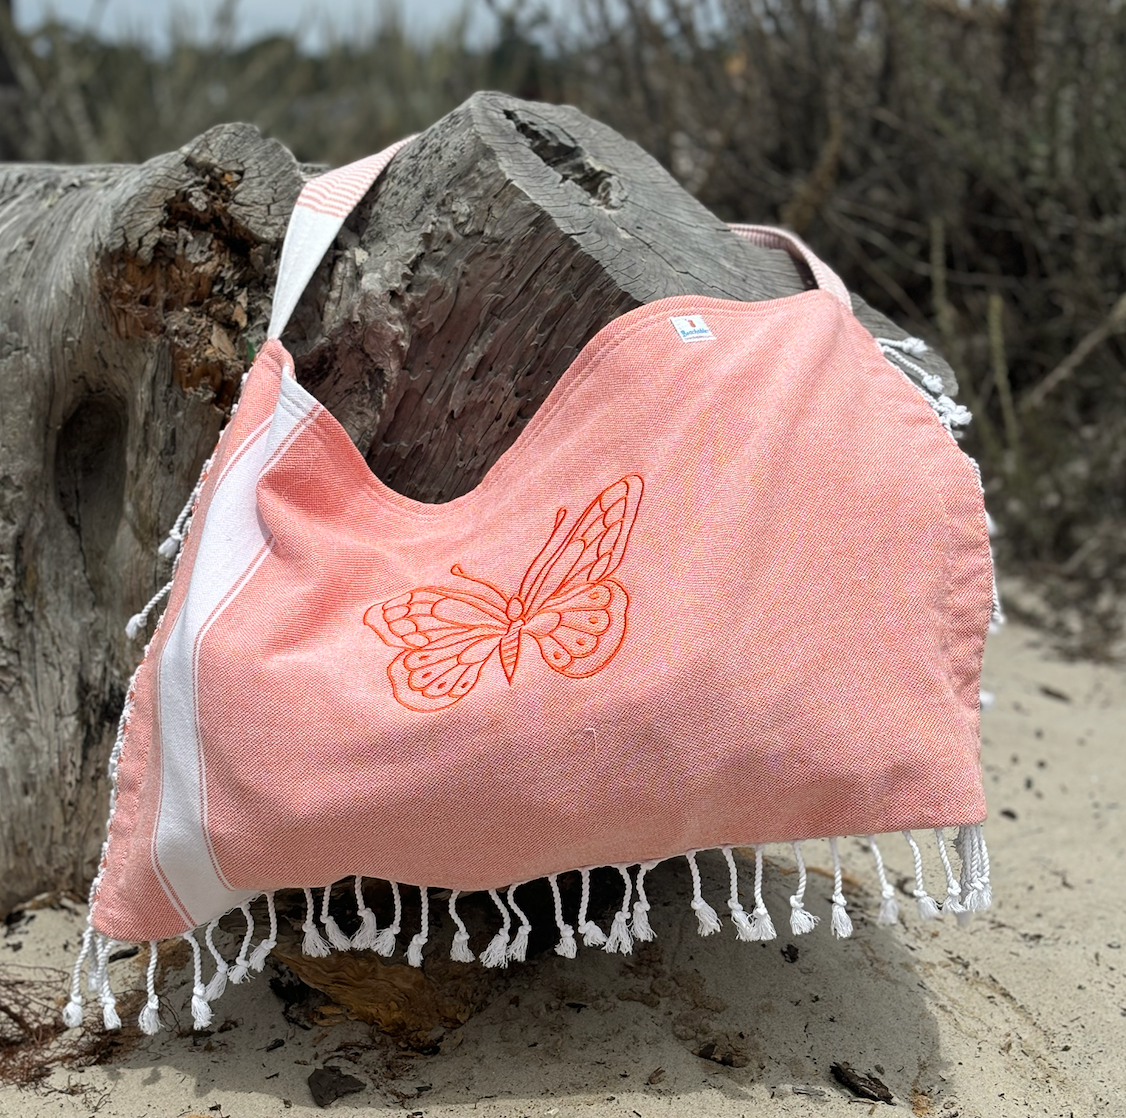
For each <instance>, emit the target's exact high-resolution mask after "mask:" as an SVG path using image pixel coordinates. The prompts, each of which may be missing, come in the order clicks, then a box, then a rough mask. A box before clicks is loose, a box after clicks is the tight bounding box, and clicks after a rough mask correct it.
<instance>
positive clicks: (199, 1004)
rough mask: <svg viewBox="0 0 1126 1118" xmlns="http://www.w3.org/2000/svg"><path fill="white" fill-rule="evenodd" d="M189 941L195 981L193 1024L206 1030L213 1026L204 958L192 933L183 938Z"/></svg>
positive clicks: (186, 933) (193, 986)
mask: <svg viewBox="0 0 1126 1118" xmlns="http://www.w3.org/2000/svg"><path fill="white" fill-rule="evenodd" d="M181 938H183V939H184V940H186V941H187V943H188V945H189V946H190V947H191V949H192V965H193V968H194V971H193V981H192V1024H193V1025H194V1026H195V1027H196V1028H197V1029H206V1028H207V1027H208V1025H210V1024H211V1006H210V1005H209V1004H208V1001H207V991H206V990H205V989H204V987H203V956H202V954H201V952H200V950H199V944H198V943H197V942H196V938H195V936H194V935H192V933H191V932H185V933H184V934H183V936H182V937H181Z"/></svg>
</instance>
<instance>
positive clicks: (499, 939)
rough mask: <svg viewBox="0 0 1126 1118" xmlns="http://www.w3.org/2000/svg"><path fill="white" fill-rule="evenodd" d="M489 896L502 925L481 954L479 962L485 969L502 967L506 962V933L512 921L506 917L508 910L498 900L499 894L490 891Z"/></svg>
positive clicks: (492, 890) (502, 902)
mask: <svg viewBox="0 0 1126 1118" xmlns="http://www.w3.org/2000/svg"><path fill="white" fill-rule="evenodd" d="M489 896H490V897H492V898H493V904H495V905H496V906H497V911H498V912H500V915H501V920H502V921H503V923H502V924H501V926H500V931H499V932H497V934H496V935H495V936H493V938H492V939H491V940H490V941H489V946H488V947H486V948H485V950H484V951H483V952H482V953H481V962H482V963H483V964H484V965H485V966H486V967H503V966H504V965H505V963H507V962H508V932H509V929H510V928H511V927H512V921H511V918H510V917H509V915H508V909H507V908H505V906H504V901H502V900H501V899H500V894H499V893H498V892H497V891H496V890H495V889H490V890H489Z"/></svg>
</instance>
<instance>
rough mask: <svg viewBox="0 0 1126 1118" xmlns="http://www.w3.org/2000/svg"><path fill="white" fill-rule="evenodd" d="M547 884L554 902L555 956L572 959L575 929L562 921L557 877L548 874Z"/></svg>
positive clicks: (576, 950) (561, 896)
mask: <svg viewBox="0 0 1126 1118" xmlns="http://www.w3.org/2000/svg"><path fill="white" fill-rule="evenodd" d="M547 883H548V884H549V885H550V886H551V898H552V900H553V901H554V902H555V926H556V927H557V928H558V929H559V942H558V943H557V944H556V945H555V954H556V955H562V956H563V958H564V959H573V958H574V957H575V956H576V955H577V954H578V950H579V948H578V944H577V943H575V929H574V928H572V927H571V925H570V924H568V923H567V922H566V921H565V920H564V919H563V895H562V894H561V893H560V892H559V875H558V874H554V873H553V874H548V878H547Z"/></svg>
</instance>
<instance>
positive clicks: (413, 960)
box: [407, 885, 430, 967]
mask: <svg viewBox="0 0 1126 1118" xmlns="http://www.w3.org/2000/svg"><path fill="white" fill-rule="evenodd" d="M418 895H419V905H420V908H421V911H420V913H419V918H420V921H421V925H422V926H421V928H420V930H419V932H418V935H416V936H415V937H414V938H413V939H412V940H411V941H410V943H409V944H407V962H408V963H410V965H411V966H412V967H421V966H422V949H423V948H424V947H425V946H426V941H427V940H428V939H429V938H430V892H429V890H428V889H427V888H426V886H425V885H420V886H419V887H418Z"/></svg>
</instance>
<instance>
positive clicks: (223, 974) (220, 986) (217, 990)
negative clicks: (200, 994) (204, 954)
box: [203, 916, 230, 1002]
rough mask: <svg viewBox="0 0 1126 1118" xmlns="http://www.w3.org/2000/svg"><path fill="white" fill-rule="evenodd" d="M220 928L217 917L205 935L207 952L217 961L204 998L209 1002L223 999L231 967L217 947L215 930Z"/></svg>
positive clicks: (209, 925)
mask: <svg viewBox="0 0 1126 1118" xmlns="http://www.w3.org/2000/svg"><path fill="white" fill-rule="evenodd" d="M218 926H219V917H218V916H217V917H215V919H214V920H212V921H211V923H210V924H208V925H207V930H206V931H205V932H204V933H203V940H204V942H205V943H206V944H207V950H208V951H210V952H211V957H212V958H213V959H214V960H215V973H214V974H213V975H212V976H211V981H210V982H209V983H208V984H207V990H206V992H205V993H204V997H205V998H207V1000H208V1001H209V1002H213V1001H217V1000H218V999H219V998H221V997H222V996H223V994H224V992H225V991H226V989H227V973H228V972H229V970H230V967H228V966H227V963H226V960H225V959H224V958H223V956H222V955H220V954H219V950H218V948H216V946H215V940H214V938H213V937H214V935H215V929H216V928H217V927H218Z"/></svg>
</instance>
